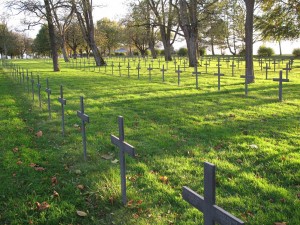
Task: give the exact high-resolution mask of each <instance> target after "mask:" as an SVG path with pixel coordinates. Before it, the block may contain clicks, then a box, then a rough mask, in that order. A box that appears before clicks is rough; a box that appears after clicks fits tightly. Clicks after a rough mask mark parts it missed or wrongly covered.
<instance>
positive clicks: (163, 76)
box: [160, 64, 167, 82]
mask: <svg viewBox="0 0 300 225" xmlns="http://www.w3.org/2000/svg"><path fill="white" fill-rule="evenodd" d="M160 71H161V73H162V81H163V82H165V71H167V70H166V69H165V64H163V67H162V69H161V70H160Z"/></svg>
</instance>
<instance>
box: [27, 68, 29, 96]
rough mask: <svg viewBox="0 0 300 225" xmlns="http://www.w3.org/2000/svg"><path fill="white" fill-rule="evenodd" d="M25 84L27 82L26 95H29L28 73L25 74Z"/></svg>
mask: <svg viewBox="0 0 300 225" xmlns="http://www.w3.org/2000/svg"><path fill="white" fill-rule="evenodd" d="M26 82H27V93H28V94H29V76H28V71H27V74H26Z"/></svg>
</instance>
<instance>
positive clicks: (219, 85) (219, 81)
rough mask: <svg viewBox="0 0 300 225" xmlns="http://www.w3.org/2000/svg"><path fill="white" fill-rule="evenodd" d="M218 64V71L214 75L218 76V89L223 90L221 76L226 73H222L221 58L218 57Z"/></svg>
mask: <svg viewBox="0 0 300 225" xmlns="http://www.w3.org/2000/svg"><path fill="white" fill-rule="evenodd" d="M217 66H218V73H215V74H214V75H215V76H218V91H220V90H221V77H222V76H224V74H223V73H221V68H220V66H221V65H220V58H218V64H217Z"/></svg>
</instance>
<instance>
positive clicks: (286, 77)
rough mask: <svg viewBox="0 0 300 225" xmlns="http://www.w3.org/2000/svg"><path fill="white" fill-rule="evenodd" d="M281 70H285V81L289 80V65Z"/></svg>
mask: <svg viewBox="0 0 300 225" xmlns="http://www.w3.org/2000/svg"><path fill="white" fill-rule="evenodd" d="M283 70H285V79H289V71H291V70H292V69H291V68H290V67H289V63H287V64H286V66H285V68H283Z"/></svg>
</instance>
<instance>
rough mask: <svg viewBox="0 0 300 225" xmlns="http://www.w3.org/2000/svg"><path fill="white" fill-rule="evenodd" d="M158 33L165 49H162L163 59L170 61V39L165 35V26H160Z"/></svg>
mask: <svg viewBox="0 0 300 225" xmlns="http://www.w3.org/2000/svg"><path fill="white" fill-rule="evenodd" d="M160 34H161V39H162V43H163V46H164V50H165V51H164V54H165V61H172V54H171V44H170V40H169V39H168V37H167V36H166V31H165V26H160Z"/></svg>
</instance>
